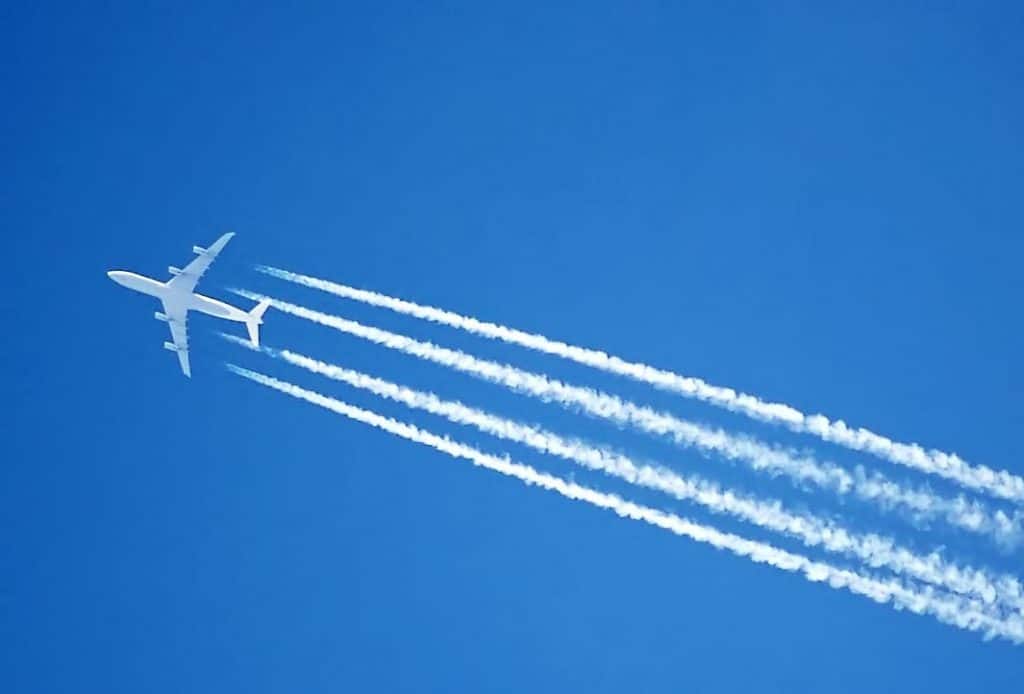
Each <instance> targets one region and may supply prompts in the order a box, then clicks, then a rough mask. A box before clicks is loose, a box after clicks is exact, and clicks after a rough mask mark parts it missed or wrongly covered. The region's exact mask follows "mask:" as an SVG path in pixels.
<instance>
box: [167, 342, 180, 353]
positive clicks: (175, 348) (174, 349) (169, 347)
mask: <svg viewBox="0 0 1024 694" xmlns="http://www.w3.org/2000/svg"><path fill="white" fill-rule="evenodd" d="M164 349H166V350H168V351H169V352H180V351H181V350H180V349H178V345H176V344H174V343H173V342H165V343H164Z"/></svg>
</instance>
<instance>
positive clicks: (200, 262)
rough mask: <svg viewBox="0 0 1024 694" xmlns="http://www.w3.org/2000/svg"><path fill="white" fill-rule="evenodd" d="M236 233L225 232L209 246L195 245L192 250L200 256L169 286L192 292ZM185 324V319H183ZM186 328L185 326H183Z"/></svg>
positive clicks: (171, 281) (169, 283)
mask: <svg viewBox="0 0 1024 694" xmlns="http://www.w3.org/2000/svg"><path fill="white" fill-rule="evenodd" d="M234 235H235V234H234V233H233V232H229V233H227V234H224V235H223V236H221V237H220V238H219V239H217V240H216V241H214V242H213V244H211V245H210V247H209V248H200V247H199V246H193V248H192V250H193V252H195V253H196V254H197V255H198V256H199V257H198V258H196V259H195V260H193V261H192V262H191V263H189V264H188V265H186V266H185V267H184V269H182V270H181V272H179V273H178V274H177V275H175V276H174V277H172V278H171V280H170V281H169V282H168V283H167V286H168V288H170V289H175V290H179V291H182V292H184V293H186V294H191V293H192V290H194V289H195V288H196V285H197V284H198V283H199V280H200V278H202V276H203V274H204V273H205V272H206V270H207V269H208V268H209V267H210V265H212V264H213V261H214V259H215V258H216V257H217V254H218V253H220V252H221V251H222V250H224V246H226V245H228V241H230V240H231V237H232V236H234ZM182 326H184V321H182ZM182 330H184V327H183V328H182Z"/></svg>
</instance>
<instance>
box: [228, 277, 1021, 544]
mask: <svg viewBox="0 0 1024 694" xmlns="http://www.w3.org/2000/svg"><path fill="white" fill-rule="evenodd" d="M232 291H234V292H236V293H238V294H240V295H241V296H245V297H247V298H249V299H254V300H259V301H263V300H268V301H270V302H271V305H272V306H274V307H275V308H277V309H278V310H279V311H282V312H284V313H288V314H291V315H294V316H297V317H299V318H303V319H305V320H309V321H312V322H314V323H319V324H321V325H324V326H327V327H330V328H334V329H335V330H339V331H341V332H344V333H347V334H349V335H353V336H355V337H359V338H362V339H365V340H369V341H371V342H374V343H376V344H379V345H383V346H385V347H388V348H390V349H395V350H398V351H401V352H404V353H406V354H410V355H412V356H415V357H418V358H421V359H426V360H428V361H432V362H434V363H437V364H441V365H443V366H447V367H450V368H453V369H456V370H457V371H462V372H463V373H468V374H471V375H473V376H476V377H478V378H481V379H484V380H486V381H489V382H492V383H497V384H499V385H502V386H505V387H507V388H509V389H511V390H513V391H516V392H519V393H524V394H527V395H530V396H531V397H536V398H539V399H541V400H544V401H547V402H556V403H558V404H560V405H562V406H564V407H570V408H577V409H579V410H582V411H584V412H586V413H587V414H590V415H592V416H595V417H599V418H602V419H607V420H609V421H612V422H615V423H617V424H620V425H626V426H632V427H635V428H638V429H640V430H642V431H645V432H648V433H651V434H657V435H661V436H667V437H669V438H670V439H671V440H673V441H674V442H676V443H677V444H680V445H683V446H693V447H696V448H699V449H701V450H705V451H709V452H712V453H716V454H718V455H721V456H723V457H725V458H727V459H730V460H740V461H744V462H746V463H747V464H748V465H750V467H752V468H753V469H755V470H759V471H763V472H767V473H769V474H782V475H786V476H788V477H790V478H792V479H794V480H796V481H797V482H801V483H809V484H814V485H817V486H819V487H822V488H825V489H830V490H832V491H834V492H835V493H837V494H847V493H850V492H852V493H854V494H855V495H856V496H857V497H859V498H861V499H864V500H867V501H870V502H874V503H877V504H879V505H880V506H882V507H883V508H896V509H901V510H903V511H904V512H907V513H909V514H910V515H911V516H912V517H913V518H915V519H928V518H936V517H942V518H944V519H945V520H946V521H947V522H948V523H950V524H952V525H954V526H956V527H959V528H961V529H964V530H967V531H970V532H974V533H979V534H987V535H991V536H992V537H994V538H995V539H996V540H997V541H998V542H999V543H1000V544H1002V545H1004V546H1013V545H1015V544H1016V543H1017V542H1019V540H1020V536H1021V518H1020V515H1019V513H1018V514H1015V515H1014V516H1013V517H1010V516H1009V515H1007V514H1006V513H1004V512H1003V511H1001V510H997V511H994V512H993V511H990V510H989V509H988V508H987V507H986V506H985V505H984V504H981V503H979V502H977V501H971V500H968V499H966V498H964V497H963V496H957V497H955V498H952V499H950V498H944V497H942V496H939V495H937V494H935V493H933V492H932V491H931V490H928V489H908V488H906V487H903V486H901V485H899V484H896V483H895V482H892V481H891V480H888V479H886V478H885V477H884V476H882V475H880V474H878V473H872V474H868V473H866V472H865V471H864V470H863V468H861V467H860V466H858V467H857V468H855V470H854V472H852V473H851V472H849V471H847V470H846V469H844V468H842V467H840V466H838V465H835V464H833V463H828V462H821V461H818V460H816V459H814V458H813V457H812V456H810V455H809V454H802V455H801V454H797V453H794V452H789V451H785V450H782V449H780V448H776V447H772V446H768V445H765V444H763V443H761V442H759V441H757V440H756V439H752V438H750V437H746V436H736V435H732V434H729V433H728V432H726V431H723V430H722V429H708V428H706V427H702V426H700V425H697V424H694V423H692V422H688V421H685V420H682V419H679V418H677V417H674V416H672V415H670V414H667V413H665V412H658V411H656V410H653V409H651V408H649V407H643V406H640V405H637V404H635V403H632V402H629V401H624V400H622V399H620V398H618V397H616V396H613V395H609V394H607V393H602V392H600V391H595V390H592V389H589V388H582V387H579V386H573V385H568V384H565V383H562V382H561V381H558V380H555V379H552V378H548V377H547V376H544V375H542V374H536V373H532V372H529V371H524V370H522V369H518V368H515V367H513V366H509V365H507V364H498V363H496V362H492V361H488V360H485V359H479V358H477V357H474V356H472V355H469V354H466V353H464V352H460V351H458V350H453V349H448V348H445V347H439V346H437V345H434V344H431V343H429V342H421V341H419V340H414V339H412V338H410V337H406V336H404V335H398V334H396V333H392V332H388V331H386V330H381V329H379V328H372V327H368V326H365V325H362V324H361V323H358V322H356V321H351V320H348V319H346V318H341V317H340V316H334V315H330V314H326V313H322V312H320V311H315V310H313V309H309V308H305V307H303V306H298V305H296V304H292V303H289V302H287V301H282V300H280V299H275V298H272V297H268V296H265V295H263V294H257V293H254V292H250V291H246V290H241V289H235V290H232Z"/></svg>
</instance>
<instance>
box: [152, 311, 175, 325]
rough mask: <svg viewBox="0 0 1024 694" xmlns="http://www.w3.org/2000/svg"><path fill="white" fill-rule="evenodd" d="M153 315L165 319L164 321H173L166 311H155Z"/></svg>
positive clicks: (160, 319) (159, 319) (158, 318)
mask: <svg viewBox="0 0 1024 694" xmlns="http://www.w3.org/2000/svg"><path fill="white" fill-rule="evenodd" d="M153 317H154V318H156V319H157V320H158V321H163V322H164V323H170V322H171V319H170V318H168V317H167V314H166V313H160V312H159V311H157V312H156V313H154V314H153Z"/></svg>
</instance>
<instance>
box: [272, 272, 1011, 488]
mask: <svg viewBox="0 0 1024 694" xmlns="http://www.w3.org/2000/svg"><path fill="white" fill-rule="evenodd" d="M256 269H257V270H258V271H260V272H262V273H264V274H267V275H270V276H272V277H276V278H279V279H283V280H286V281H289V282H294V283H296V284H301V285H304V286H306V287H311V288H313V289H318V290H321V291H324V292H328V293H330V294H333V295H335V296H340V297H343V298H346V299H352V300H354V301H359V302H362V303H366V304H370V305H373V306H379V307H382V308H387V309H390V310H392V311H396V312H398V313H404V314H406V315H410V316H414V317H416V318H421V319H423V320H427V321H431V322H434V323H439V324H443V325H447V326H450V327H453V328H459V329H461V330H465V331H467V332H470V333H473V334H476V335H480V336H483V337H487V338H491V339H495V340H501V341H503V342H508V343H510V344H515V345H519V346H521V347H526V348H528V349H532V350H536V351H539V352H544V353H547V354H552V355H556V356H559V357H562V358H565V359H569V360H571V361H575V362H577V363H579V364H585V365H587V366H590V367H593V368H596V369H601V370H603V371H607V372H609V373H614V374H617V375H620V376H625V377H628V378H632V379H634V380H637V381H642V382H644V383H648V384H650V385H653V386H655V387H658V388H661V389H664V390H668V391H671V392H674V393H678V394H680V395H683V396H686V397H689V398H696V399H698V400H702V401H704V402H707V403H711V404H714V405H717V406H719V407H723V408H725V409H727V410H731V411H733V412H740V413H743V414H746V415H748V416H750V417H753V418H755V419H759V420H762V421H766V422H773V423H776V424H782V425H784V426H786V427H788V428H789V429H791V430H792V431H796V432H799V433H805V434H812V435H815V436H818V437H820V438H821V439H823V440H825V441H828V442H830V443H835V444H839V445H841V446H846V447H847V448H851V449H853V450H857V451H864V452H867V453H871V454H873V455H875V456H878V457H879V458H882V459H884V460H888V461H890V462H892V463H896V464H898V465H904V466H906V467H909V468H913V469H916V470H920V471H922V472H926V473H929V474H933V475H938V476H940V477H944V478H946V479H948V480H952V481H954V482H957V483H958V484H961V485H963V486H964V487H967V488H968V489H972V490H974V491H980V492H986V493H988V494H991V495H993V496H996V497H999V498H1002V499H1007V500H1010V501H1015V502H1018V503H1021V502H1024V478H1021V477H1019V476H1017V475H1014V474H1012V473H1010V472H1007V471H1005V470H993V469H991V468H989V467H986V466H984V465H972V464H970V463H968V462H966V461H964V460H963V459H962V458H960V457H959V456H958V455H956V454H954V453H944V452H942V451H938V450H926V449H924V448H922V447H921V446H920V445H918V444H916V443H900V442H898V441H894V440H892V439H890V438H887V437H885V436H882V435H880V434H876V433H874V432H873V431H870V430H868V429H865V428H860V427H858V428H853V427H850V426H848V425H847V424H846V423H845V422H843V421H842V420H831V419H829V418H828V417H826V416H824V415H821V414H805V413H803V412H801V411H800V410H798V409H796V408H794V407H791V406H789V405H785V404H782V403H776V402H767V401H764V400H761V399H760V398H758V397H756V396H754V395H749V394H747V393H741V392H737V391H735V390H733V389H732V388H723V387H721V386H715V385H712V384H710V383H707V382H705V381H703V380H701V379H699V378H694V377H691V376H682V375H680V374H676V373H673V372H671V371H667V370H664V369H659V368H656V367H653V366H649V365H647V364H642V363H639V362H631V361H626V360H624V359H621V358H619V357H616V356H614V355H609V354H606V353H604V352H601V351H598V350H594V349H588V348H585V347H579V346H576V345H571V344H568V343H565V342H560V341H558V340H552V339H550V338H547V337H544V336H543V335H538V334H535V333H529V332H524V331H522V330H516V329H514V328H509V327H506V326H503V325H498V324H496V323H489V322H486V321H481V320H477V319H476V318H471V317H469V316H464V315H460V314H458V313H454V312H452V311H446V310H443V309H439V308H435V307H432V306H423V305H420V304H416V303H413V302H410V301H405V300H402V299H397V298H395V297H391V296H387V295H385V294H380V293H378V292H372V291H366V290H363V289H356V288H354V287H349V286H347V285H344V284H339V283H336V282H330V281H327V280H322V279H318V278H316V277H311V276H309V275H303V274H298V273H294V272H289V271H287V270H282V269H279V268H274V267H268V266H265V265H259V266H257V267H256Z"/></svg>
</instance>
